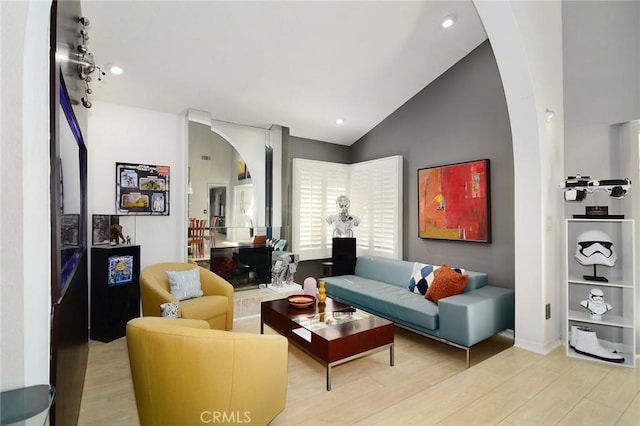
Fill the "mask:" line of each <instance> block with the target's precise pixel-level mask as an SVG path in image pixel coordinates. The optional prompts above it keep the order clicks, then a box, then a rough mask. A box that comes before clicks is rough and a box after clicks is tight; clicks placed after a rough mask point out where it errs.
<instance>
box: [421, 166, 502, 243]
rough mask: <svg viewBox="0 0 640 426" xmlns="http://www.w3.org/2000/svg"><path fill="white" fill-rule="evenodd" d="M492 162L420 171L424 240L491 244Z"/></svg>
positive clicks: (422, 233) (422, 235)
mask: <svg viewBox="0 0 640 426" xmlns="http://www.w3.org/2000/svg"><path fill="white" fill-rule="evenodd" d="M489 192H490V180H489V160H487V159H485V160H477V161H469V162H465V163H457V164H448V165H444V166H436V167H427V168H424V169H419V170H418V232H419V236H420V238H431V239H440V240H455V241H474V242H482V243H489V242H491V226H490V225H491V204H490V197H489V195H490V193H489Z"/></svg>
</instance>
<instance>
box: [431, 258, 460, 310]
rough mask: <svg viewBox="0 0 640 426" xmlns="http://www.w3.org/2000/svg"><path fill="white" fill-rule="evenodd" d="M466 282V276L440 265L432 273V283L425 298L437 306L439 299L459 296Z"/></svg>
mask: <svg viewBox="0 0 640 426" xmlns="http://www.w3.org/2000/svg"><path fill="white" fill-rule="evenodd" d="M468 280H469V276H468V275H463V274H461V273H460V272H458V270H454V269H452V268H450V267H449V266H447V265H442V266H441V267H440V268H438V269H437V270H436V271H434V279H433V283H431V285H430V286H429V289H428V290H427V293H426V294H425V298H426V299H429V300H431V301H433V302H434V303H436V304H437V303H438V301H439V300H440V299H443V298H445V297H449V296H454V295H456V294H461V293H462V292H463V291H464V288H465V286H466V285H467V281H468Z"/></svg>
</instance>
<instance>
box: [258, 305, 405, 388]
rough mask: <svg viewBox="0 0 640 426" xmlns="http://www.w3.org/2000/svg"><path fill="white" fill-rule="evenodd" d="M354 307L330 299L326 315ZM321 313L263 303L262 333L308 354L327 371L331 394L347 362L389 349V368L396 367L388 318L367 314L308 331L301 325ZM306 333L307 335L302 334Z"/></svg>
mask: <svg viewBox="0 0 640 426" xmlns="http://www.w3.org/2000/svg"><path fill="white" fill-rule="evenodd" d="M349 308H350V306H348V305H344V304H341V303H339V302H334V301H332V300H330V299H327V302H326V304H325V306H320V309H321V310H322V312H325V310H326V312H327V314H330V313H331V312H336V311H340V310H341V309H349ZM317 312H318V306H317V305H314V306H311V307H309V308H305V309H293V308H291V307H290V306H289V305H288V302H287V301H286V300H273V301H267V302H262V305H261V318H260V333H264V325H265V324H266V325H267V326H269V327H271V328H272V329H273V330H275V331H276V332H278V333H279V334H281V335H283V336H284V337H286V338H287V339H288V340H289V342H291V343H292V344H294V345H295V346H296V347H298V348H299V349H300V350H302V351H303V352H304V353H306V354H307V355H309V356H310V357H312V358H313V359H315V360H316V361H318V362H320V363H321V364H322V365H324V366H325V368H326V378H327V391H330V390H331V372H332V368H333V367H335V366H337V365H340V364H344V363H346V362H349V361H352V360H355V359H357V358H361V357H364V356H367V355H370V354H372V353H374V352H379V351H382V350H386V349H387V348H388V349H389V365H390V366H393V365H394V342H393V338H394V324H393V323H392V322H391V321H388V320H386V319H384V318H380V317H377V316H375V315H372V314H367V315H366V317H365V318H362V319H357V320H354V321H350V322H346V323H340V324H334V325H331V326H327V327H323V328H318V329H312V330H308V329H306V328H305V327H303V326H301V325H300V323H299V322H300V318H301V317H304V316H313V315H314V314H316V313H317ZM301 331H304V332H301Z"/></svg>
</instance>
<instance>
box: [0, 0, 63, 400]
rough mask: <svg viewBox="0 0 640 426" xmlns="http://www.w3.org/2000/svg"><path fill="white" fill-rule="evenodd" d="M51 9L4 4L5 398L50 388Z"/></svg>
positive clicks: (1, 237)
mask: <svg viewBox="0 0 640 426" xmlns="http://www.w3.org/2000/svg"><path fill="white" fill-rule="evenodd" d="M50 6H51V3H50V2H49V1H39V2H38V1H36V2H26V1H25V2H0V31H1V33H0V40H2V42H1V44H0V63H2V72H0V100H1V105H2V107H1V108H0V122H1V123H2V126H0V136H1V139H2V144H1V145H0V230H1V232H0V390H7V389H13V388H17V387H21V386H29V385H34V384H41V383H49V347H50V341H49V336H50V333H49V330H50V322H49V312H50V306H51V299H50V296H51V281H50V244H49V243H48V241H49V238H48V236H49V232H50V227H49V57H48V53H49V9H50ZM5 64H11V66H10V67H9V66H6V65H5Z"/></svg>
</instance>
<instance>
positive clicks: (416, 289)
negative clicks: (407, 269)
mask: <svg viewBox="0 0 640 426" xmlns="http://www.w3.org/2000/svg"><path fill="white" fill-rule="evenodd" d="M436 268H437V267H436ZM433 269H434V266H433V265H425V264H424V263H415V264H414V265H413V274H412V275H411V280H409V287H408V288H409V291H410V292H412V293H420V294H422V295H424V294H425V293H426V292H427V288H428V287H429V283H430V282H431V281H433Z"/></svg>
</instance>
